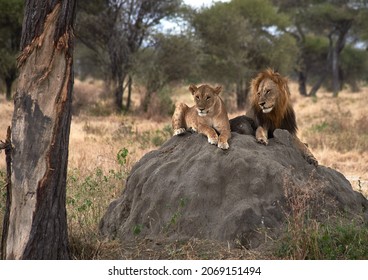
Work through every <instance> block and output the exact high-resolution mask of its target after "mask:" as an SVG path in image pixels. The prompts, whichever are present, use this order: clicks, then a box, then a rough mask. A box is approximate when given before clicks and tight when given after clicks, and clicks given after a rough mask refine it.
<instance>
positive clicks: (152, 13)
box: [77, 0, 181, 110]
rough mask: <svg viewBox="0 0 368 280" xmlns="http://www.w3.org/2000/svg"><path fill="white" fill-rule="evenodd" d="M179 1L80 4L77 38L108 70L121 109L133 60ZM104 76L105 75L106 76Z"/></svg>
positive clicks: (121, 0)
mask: <svg viewBox="0 0 368 280" xmlns="http://www.w3.org/2000/svg"><path fill="white" fill-rule="evenodd" d="M180 2H181V1H180V0H174V1H172V0H159V1H145V0H119V1H102V0H96V1H80V13H79V15H78V18H77V20H78V25H77V27H78V30H77V32H78V34H79V39H80V40H81V41H82V42H83V43H84V44H85V45H86V46H87V47H88V48H90V49H92V50H93V51H94V52H95V54H96V56H97V58H98V59H99V61H100V62H101V63H102V64H104V65H105V70H108V71H109V75H108V76H109V77H110V79H111V81H112V82H113V86H114V96H115V104H116V106H117V109H119V110H120V109H122V108H123V107H122V106H123V104H122V101H123V94H124V82H125V80H126V79H127V80H129V75H130V72H131V70H132V66H133V57H134V55H135V54H136V53H137V52H138V50H139V49H140V48H141V46H142V44H143V42H144V41H145V40H147V39H148V36H149V35H150V34H151V33H152V30H153V27H154V26H156V25H158V24H159V22H160V20H161V19H163V18H165V17H168V16H170V15H173V14H174V13H175V12H176V10H177V8H178V7H179V4H180ZM106 76H107V75H106Z"/></svg>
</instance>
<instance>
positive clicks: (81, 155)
mask: <svg viewBox="0 0 368 280" xmlns="http://www.w3.org/2000/svg"><path fill="white" fill-rule="evenodd" d="M291 90H292V98H293V103H294V106H295V109H296V114H297V120H298V124H299V136H300V138H301V139H302V140H303V141H304V142H307V143H308V144H309V146H310V148H311V150H312V151H313V153H314V155H315V156H316V158H317V159H318V160H319V162H320V164H322V165H325V166H329V167H331V168H334V169H337V170H338V171H340V172H342V173H343V174H344V175H345V176H346V177H347V178H348V179H349V180H350V182H351V183H352V185H353V187H354V188H355V189H356V190H359V191H361V192H363V194H364V195H365V196H367V197H368V151H367V148H368V141H367V140H368V112H367V111H366V109H365V107H364V106H362V104H365V103H366V102H367V101H368V100H367V99H368V88H364V90H363V91H362V92H360V93H354V94H352V93H349V92H346V91H343V92H342V93H340V96H339V98H332V97H331V95H332V94H331V93H327V92H319V93H318V98H317V99H312V98H303V97H300V96H299V95H298V94H297V85H296V84H294V83H291ZM140 91H141V90H140V89H139V88H136V89H135V90H134V92H133V93H134V94H133V111H134V112H135V113H131V114H127V115H123V114H115V113H114V111H113V109H112V105H111V104H112V101H111V99H109V98H107V97H106V94H105V92H106V90H105V89H104V85H103V83H101V82H95V81H87V82H80V81H76V82H75V98H76V100H75V104H76V115H74V116H73V119H72V126H71V134H70V152H69V175H68V186H67V192H68V193H67V209H68V221H69V233H70V242H71V249H72V253H73V257H74V258H78V259H111V258H123V259H130V258H136V259H139V258H147V259H148V258H151V259H156V258H163V259H188V258H189V259H206V258H214V259H223V258H225V259H226V258H230V259H239V258H272V256H270V255H265V254H264V253H263V254H262V255H260V254H259V253H257V252H255V251H247V250H245V249H229V248H228V246H227V244H221V243H216V242H211V241H200V240H189V241H186V242H168V241H162V242H159V243H157V242H155V243H154V242H151V241H148V240H146V241H139V242H138V241H137V242H136V243H130V244H118V243H117V242H103V241H101V240H100V237H99V236H98V222H99V220H100V218H101V216H102V215H103V213H104V211H105V210H106V207H107V206H108V204H109V202H110V201H111V200H112V199H114V198H115V197H117V196H119V195H120V193H121V191H122V190H123V188H124V181H125V179H126V177H127V175H128V173H129V170H130V169H131V168H132V166H133V165H134V163H136V162H137V161H138V160H139V159H140V158H141V157H142V156H143V155H144V154H146V153H147V152H149V151H151V150H153V149H156V148H157V146H160V145H161V144H162V143H163V142H164V141H165V140H166V139H168V138H169V137H170V135H171V134H170V133H171V131H170V130H171V128H170V123H171V121H170V116H166V117H165V116H160V117H159V118H150V119H148V118H147V115H141V114H140V112H139V111H138V108H139V100H141V98H140V96H139V93H140ZM222 95H223V96H227V95H226V93H223V94H222ZM170 96H171V97H172V99H173V102H174V103H175V102H176V101H183V102H186V103H187V104H188V105H191V104H192V103H193V102H192V99H191V95H190V93H189V91H188V90H187V86H183V87H180V88H178V89H177V91H176V92H175V93H170ZM224 99H226V100H227V101H226V102H227V103H228V104H233V102H234V100H233V96H232V95H231V94H228V96H227V97H226V98H224ZM229 106H231V105H229ZM12 110H13V105H12V103H11V102H7V101H6V100H5V98H4V95H3V94H0V139H5V135H6V128H7V126H9V125H10V123H11V117H12ZM152 110H153V111H154V108H153V109H152ZM243 113H244V112H231V114H230V115H231V117H234V116H236V115H239V114H243ZM124 148H126V149H127V150H128V154H127V155H126V156H124V159H123V161H121V159H120V161H119V160H118V157H117V155H118V154H119V151H122V150H123V149H124ZM4 169H5V156H4V153H1V154H0V170H4ZM1 193H3V190H1ZM1 214H2V213H0V216H1ZM0 218H1V217H0Z"/></svg>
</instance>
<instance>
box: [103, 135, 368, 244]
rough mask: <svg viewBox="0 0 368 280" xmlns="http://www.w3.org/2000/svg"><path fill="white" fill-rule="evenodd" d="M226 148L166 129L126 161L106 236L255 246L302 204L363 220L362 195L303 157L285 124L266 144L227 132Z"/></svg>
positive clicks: (366, 210)
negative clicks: (128, 166) (164, 137)
mask: <svg viewBox="0 0 368 280" xmlns="http://www.w3.org/2000/svg"><path fill="white" fill-rule="evenodd" d="M229 144H230V148H229V150H226V151H224V150H221V149H219V148H218V147H216V146H215V145H210V144H209V143H208V142H207V139H206V137H204V136H203V135H200V134H196V133H194V134H192V133H186V134H184V135H183V136H174V137H172V138H171V139H170V140H168V141H167V142H166V143H165V144H164V145H163V146H162V147H160V148H159V149H158V150H155V151H152V152H150V153H148V154H146V155H145V156H144V157H143V158H142V159H141V160H140V161H139V162H137V163H136V165H135V166H134V167H133V169H132V171H131V174H130V176H129V178H128V179H127V184H126V188H125V189H124V191H123V194H122V196H121V197H119V198H118V199H116V200H115V201H113V202H112V203H111V204H110V206H109V207H108V210H107V212H106V213H105V215H104V217H103V218H102V220H101V222H100V231H101V233H102V234H103V235H104V236H106V237H108V238H111V239H116V238H118V239H121V240H128V239H133V238H136V237H142V238H150V239H159V238H162V237H165V238H171V239H175V240H180V239H187V238H193V237H194V238H201V239H215V240H222V241H230V242H236V243H240V244H242V245H243V246H245V247H246V248H255V247H258V246H259V245H260V244H262V242H264V240H265V231H267V234H269V235H273V234H274V235H278V234H279V233H281V232H282V230H283V229H284V226H285V224H286V220H287V217H288V216H290V215H293V213H295V211H306V212H308V213H309V214H310V215H311V216H313V217H315V218H317V219H323V218H326V217H328V216H331V215H336V213H338V212H341V213H344V215H345V216H348V215H354V216H355V215H359V216H361V217H363V219H365V221H366V222H367V221H368V201H367V199H366V198H364V196H363V195H362V194H360V193H358V192H355V191H353V189H352V187H351V185H350V183H349V181H347V180H346V179H345V177H344V176H343V175H342V174H341V173H339V172H337V171H335V170H333V169H330V168H327V167H324V166H318V167H315V166H313V165H310V164H308V163H307V162H306V161H305V160H304V159H303V157H302V155H301V154H300V152H299V150H298V149H297V148H296V147H294V146H293V142H292V138H291V135H290V134H289V132H288V131H286V130H276V131H275V133H274V138H271V139H270V142H269V145H268V146H264V145H261V144H258V143H257V142H256V140H255V138H254V136H252V135H242V134H238V133H232V138H231V139H230V141H229Z"/></svg>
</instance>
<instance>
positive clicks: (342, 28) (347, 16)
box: [274, 0, 368, 96]
mask: <svg viewBox="0 0 368 280" xmlns="http://www.w3.org/2000/svg"><path fill="white" fill-rule="evenodd" d="M274 3H276V4H277V5H278V6H279V7H280V10H281V11H283V12H286V13H288V15H289V16H290V18H291V19H292V24H291V25H290V26H288V27H287V29H285V30H287V32H289V33H290V34H292V35H293V36H294V37H295V38H296V41H297V44H298V47H299V49H300V55H299V59H298V63H297V65H296V67H295V68H296V71H297V72H298V76H299V91H300V93H301V94H302V95H311V96H314V95H316V93H317V91H318V89H319V88H320V87H321V85H322V84H323V83H325V82H326V81H331V88H332V91H333V96H337V95H338V92H339V91H340V89H341V88H342V86H343V76H344V74H343V69H346V67H344V66H343V65H342V63H343V61H342V59H341V55H342V52H343V50H344V48H345V47H346V46H350V47H353V46H354V44H355V43H356V41H357V38H359V37H360V36H361V35H363V34H366V33H365V31H364V30H366V28H367V23H366V20H365V19H364V18H366V16H367V12H368V1H366V0H363V1H355V0H331V1H321V0H305V1H302V2H300V3H299V2H295V1H289V0H275V1H274ZM318 37H319V38H320V39H318V40H315V39H316V38H318ZM322 37H323V38H325V39H322ZM361 39H364V36H362V37H361ZM310 40H312V41H310ZM326 40H327V44H325V42H326ZM316 42H319V43H323V45H324V48H325V49H324V50H323V51H322V52H323V53H324V57H323V59H322V60H321V61H322V62H323V63H320V65H321V64H322V65H321V66H320V67H319V70H318V71H316V72H312V71H311V70H313V71H314V70H315V69H317V68H316V67H314V68H313V67H312V68H311V67H310V66H311V63H310V62H309V61H310V60H314V58H316V57H319V56H320V54H321V53H322V52H321V48H320V47H317V45H316V44H315V43H316ZM311 46H314V47H317V48H316V49H315V50H316V51H317V52H311V50H312V49H311V48H310V47H311ZM320 46H322V45H321V44H320ZM345 61H346V60H345ZM308 64H309V65H308ZM308 76H312V78H313V76H314V77H316V76H318V79H316V80H315V81H314V84H313V87H312V88H311V90H310V92H309V93H307V90H306V85H307V78H308ZM329 77H330V79H328V78H329Z"/></svg>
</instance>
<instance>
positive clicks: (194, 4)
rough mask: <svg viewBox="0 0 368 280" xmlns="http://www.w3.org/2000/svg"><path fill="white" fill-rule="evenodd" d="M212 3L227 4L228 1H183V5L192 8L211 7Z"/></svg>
mask: <svg viewBox="0 0 368 280" xmlns="http://www.w3.org/2000/svg"><path fill="white" fill-rule="evenodd" d="M213 2H229V0H184V3H185V4H188V5H190V6H192V7H194V8H200V7H202V6H206V7H208V6H211V5H212V3H213Z"/></svg>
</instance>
